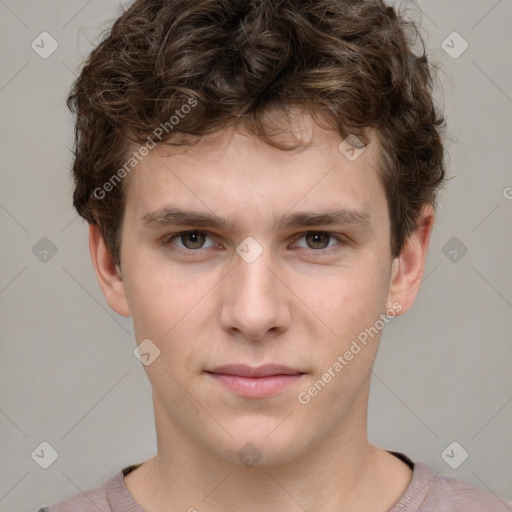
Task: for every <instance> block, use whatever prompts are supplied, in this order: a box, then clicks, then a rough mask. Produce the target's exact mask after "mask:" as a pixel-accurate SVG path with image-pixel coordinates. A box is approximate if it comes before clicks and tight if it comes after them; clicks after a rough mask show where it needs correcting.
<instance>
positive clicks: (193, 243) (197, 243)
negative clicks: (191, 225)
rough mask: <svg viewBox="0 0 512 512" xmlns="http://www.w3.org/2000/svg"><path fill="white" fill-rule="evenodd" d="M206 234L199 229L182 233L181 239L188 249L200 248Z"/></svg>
mask: <svg viewBox="0 0 512 512" xmlns="http://www.w3.org/2000/svg"><path fill="white" fill-rule="evenodd" d="M204 238H205V235H204V234H203V233H199V232H197V231H192V232H190V233H185V234H183V235H181V241H182V242H183V245H184V246H185V247H186V248H187V249H200V248H201V246H202V245H203V244H204Z"/></svg>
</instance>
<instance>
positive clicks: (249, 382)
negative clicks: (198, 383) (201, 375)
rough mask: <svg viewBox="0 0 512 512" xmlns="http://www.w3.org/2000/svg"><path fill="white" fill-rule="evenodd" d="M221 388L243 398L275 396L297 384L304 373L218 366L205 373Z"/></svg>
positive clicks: (278, 368) (279, 367)
mask: <svg viewBox="0 0 512 512" xmlns="http://www.w3.org/2000/svg"><path fill="white" fill-rule="evenodd" d="M205 373H206V374H208V375H209V376H210V377H212V378H213V379H214V380H215V381H217V382H218V383H219V384H221V385H222V386H223V387H225V388H227V389H228V390H230V391H232V392H234V393H235V394H237V395H239V396H242V397H245V398H265V397H269V396H273V395H276V394H277V393H279V392H280V391H283V390H284V389H285V388H287V387H289V386H291V385H292V384H294V383H296V382H298V381H299V380H300V378H301V377H302V375H304V374H305V372H301V371H300V370H296V369H293V368H289V367H287V366H283V365H276V364H268V365H264V366H260V367H258V368H254V367H251V366H246V365H238V364H237V365H226V366H219V367H217V368H214V369H213V370H209V371H206V372H205Z"/></svg>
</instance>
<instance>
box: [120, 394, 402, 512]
mask: <svg viewBox="0 0 512 512" xmlns="http://www.w3.org/2000/svg"><path fill="white" fill-rule="evenodd" d="M155 405H156V404H155ZM351 417H353V418H354V417H355V418H359V419H360V421H359V422H354V421H352V422H351V421H350V420H347V424H346V425H344V426H343V429H340V431H339V432H341V433H338V434H337V435H335V436H332V437H330V438H329V439H321V440H319V441H318V443H316V444H315V445H313V446H311V447H310V449H309V450H308V451H307V452H306V453H304V454H302V455H301V456H300V457H299V458H294V459H293V461H290V462H287V463H281V464H275V465H272V464H266V465H261V466H260V465H259V464H256V465H255V466H253V467H245V466H243V465H241V464H234V463H233V462H231V461H230V460H226V459H225V458H222V457H219V456H218V454H212V453H210V452H209V451H208V450H207V449H205V447H203V446H198V445H197V444H195V443H194V442H193V440H192V439H190V437H189V436H188V435H187V433H186V432H182V431H179V430H177V429H175V428H170V427H169V423H168V422H167V421H166V418H165V415H164V414H160V413H159V410H158V408H157V407H155V421H156V430H157V433H158V435H157V440H158V455H156V456H155V457H154V458H153V459H150V460H149V461H147V462H146V463H144V464H143V465H142V466H141V467H140V468H138V469H137V470H135V471H134V472H132V473H131V474H130V475H128V476H127V477H126V478H125V482H126V485H127V487H128V490H129V492H130V493H131V494H132V496H133V497H134V499H135V500H136V501H137V502H138V503H139V504H141V505H142V506H143V507H144V508H146V510H147V511H148V512H161V511H162V512H163V511H164V510H165V511H167V512H168V511H172V512H174V511H179V510H187V511H190V512H194V510H197V511H200V512H214V511H219V510H226V511H230V510H244V511H246V512H256V511H258V512H259V511H261V510H262V507H263V508H264V510H265V511H268V512H274V511H279V512H288V511H290V512H291V511H297V510H308V511H310V512H313V511H323V510H340V511H351V512H358V511H363V510H373V511H381V510H382V511H383V512H384V511H387V510H389V509H390V508H391V507H392V506H393V504H394V503H396V501H397V500H398V498H399V497H400V496H401V494H402V493H403V492H404V491H405V488H406V487H407V485H408V484H409V481H410V477H411V471H410V469H409V468H408V467H407V466H406V465H405V464H404V463H403V462H401V461H400V460H399V459H397V458H396V457H394V456H393V455H391V454H389V453H387V452H385V451H383V450H381V449H379V448H377V447H375V446H373V445H371V444H369V443H368V440H367V436H366V414H355V415H352V416H351ZM361 419H362V420H361ZM350 423H352V424H350ZM356 423H357V424H356ZM349 433H350V434H349ZM137 473H138V474H137Z"/></svg>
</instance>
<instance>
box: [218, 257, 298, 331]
mask: <svg viewBox="0 0 512 512" xmlns="http://www.w3.org/2000/svg"><path fill="white" fill-rule="evenodd" d="M274 267H275V265H273V262H272V257H271V254H270V253H269V251H266V250H264V251H263V252H262V254H261V255H260V256H259V257H258V258H257V259H256V260H255V261H253V262H251V263H248V262H247V261H245V260H244V259H243V258H241V257H239V256H238V255H236V256H235V260H234V263H233V268H232V269H231V271H230V272H229V273H228V275H227V276H226V279H223V281H222V285H223V302H222V310H221V315H220V321H221V325H222V327H223V328H224V329H225V330H226V331H229V332H230V333H231V334H234V335H236V334H237V333H238V335H243V337H246V338H248V339H250V340H253V341H255V340H261V339H264V338H268V337H269V336H272V337H275V336H276V335H278V334H281V333H283V332H285V331H286V330H287V329H288V328H289V325H290V316H291V315H290V310H289V303H288V301H289V297H287V294H286V290H287V288H286V287H285V286H284V285H283V283H281V281H280V279H279V278H278V277H277V276H279V271H278V269H277V268H274Z"/></svg>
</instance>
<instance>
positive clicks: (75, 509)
mask: <svg viewBox="0 0 512 512" xmlns="http://www.w3.org/2000/svg"><path fill="white" fill-rule="evenodd" d="M119 480H122V471H120V472H119V473H117V474H116V475H115V476H114V477H112V478H111V479H110V480H108V481H107V482H106V483H105V484H104V485H102V486H101V487H97V488H95V489H91V490H88V491H85V492H81V493H79V494H76V495H75V496H73V497H71V498H69V499H67V500H66V501H62V502H60V503H57V504H55V505H51V506H45V507H42V508H40V509H38V510H36V511H35V512H98V510H101V511H102V512H109V511H111V510H112V509H111V506H110V503H109V497H108V496H109V491H110V489H112V488H114V487H115V486H116V484H117V483H119Z"/></svg>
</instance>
